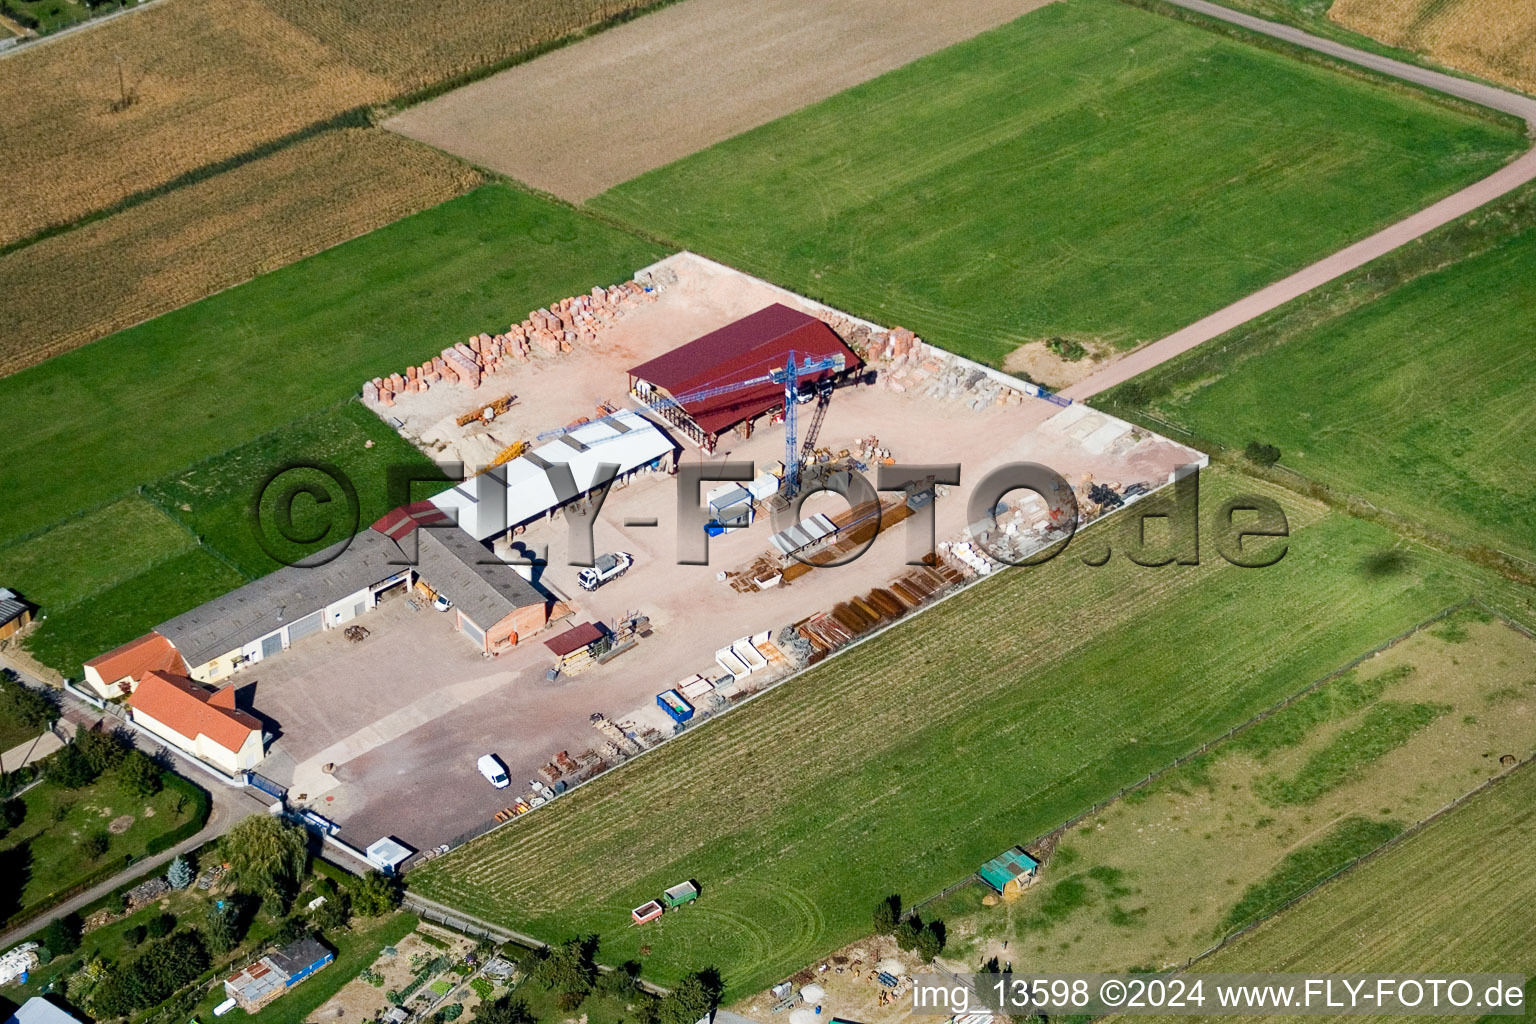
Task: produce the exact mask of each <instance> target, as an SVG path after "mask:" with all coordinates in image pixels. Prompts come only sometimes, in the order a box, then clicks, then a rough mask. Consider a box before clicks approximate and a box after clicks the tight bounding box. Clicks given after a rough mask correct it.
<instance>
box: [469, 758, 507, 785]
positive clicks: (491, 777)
mask: <svg viewBox="0 0 1536 1024" xmlns="http://www.w3.org/2000/svg"><path fill="white" fill-rule="evenodd" d="M477 763H478V765H479V768H480V774H481V775H484V776H485V781H487V782H489V783H490V784H491V785H493V786H495V787H496V788H497V789H506V788H507V787H508V786H510V785H511V784H512V780H511V779H509V778H508V777H507V766H506V765H504V764H502V763H501V758H499V757H497V756H496V755H495V754H481V755H480V760H479V762H477Z"/></svg>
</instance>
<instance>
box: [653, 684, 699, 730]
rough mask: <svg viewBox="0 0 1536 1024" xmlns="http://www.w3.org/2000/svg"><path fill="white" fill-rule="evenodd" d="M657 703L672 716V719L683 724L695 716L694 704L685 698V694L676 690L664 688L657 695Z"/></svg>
mask: <svg viewBox="0 0 1536 1024" xmlns="http://www.w3.org/2000/svg"><path fill="white" fill-rule="evenodd" d="M656 703H657V705H658V706H659V707H660V708H661V710H663V711H665V712H666V713H667V714H668V715H669V716H671V718H672V721H674V722H676V723H678V724H679V725H681V724H682V723H684V722H686V721H688V719H690V718H692V717H693V705H692V704H689V703H688V702H687V701H686V700H684V699H683V695H682V694H680V693H678V692H677V691H676V690H663V691H662V692H661V693H658V694H657V695H656Z"/></svg>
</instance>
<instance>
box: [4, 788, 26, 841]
mask: <svg viewBox="0 0 1536 1024" xmlns="http://www.w3.org/2000/svg"><path fill="white" fill-rule="evenodd" d="M26 820H27V804H26V801H24V800H18V799H16V798H14V797H13V798H11V799H10V800H0V839H4V838H5V837H6V836H8V835H9V834H10V833H11V830H12V829H14V828H16V827H17V826H19V825H20V824H21V823H22V822H23V821H26Z"/></svg>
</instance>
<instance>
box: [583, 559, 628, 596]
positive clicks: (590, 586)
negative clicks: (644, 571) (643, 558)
mask: <svg viewBox="0 0 1536 1024" xmlns="http://www.w3.org/2000/svg"><path fill="white" fill-rule="evenodd" d="M634 564H635V559H634V556H632V555H630V554H628V553H626V552H623V551H620V552H618V553H617V554H609V555H598V556H597V557H596V558H595V559H593V561H592V568H590V569H583V570H581V572H580V573H579V574H578V575H577V577H576V582H577V583H580V584H581V589H582V590H596V589H597V588H598V587H600V586H602V585H603V584H604V583H607V582H608V581H609V580H615V579H618V578H619V577H620V576H623V575H624V574H625V573H626V572H628V571H629V567H630V566H632V565H634Z"/></svg>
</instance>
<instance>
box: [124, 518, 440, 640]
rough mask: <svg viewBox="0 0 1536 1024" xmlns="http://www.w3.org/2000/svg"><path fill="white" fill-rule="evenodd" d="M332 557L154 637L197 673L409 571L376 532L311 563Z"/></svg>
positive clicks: (233, 596)
mask: <svg viewBox="0 0 1536 1024" xmlns="http://www.w3.org/2000/svg"><path fill="white" fill-rule="evenodd" d="M338 552H339V553H338ZM328 556H329V560H328V561H326V562H325V563H324V564H323V565H314V566H313V567H310V568H305V567H302V566H288V567H285V568H282V569H279V570H277V571H276V572H274V573H271V574H269V575H266V576H263V577H262V578H261V579H259V580H255V581H253V582H251V583H247V584H246V585H245V586H243V587H241V588H240V589H238V590H232V591H230V592H229V593H228V594H225V595H224V596H223V597H217V598H214V599H213V600H212V601H209V602H208V603H207V604H203V605H199V606H198V607H196V608H193V609H192V610H191V611H189V612H184V613H183V614H181V615H178V616H176V617H175V618H174V619H171V620H170V621H168V622H163V623H161V624H160V625H158V626H156V627H155V632H157V633H159V634H160V635H161V636H163V637H165V638H166V639H167V640H169V641H170V642H171V643H172V644H174V645H175V646H176V650H177V651H178V652H179V653H180V654H181V656H182V658H184V659H185V660H186V662H187V664H188V665H189V666H192V667H194V668H195V667H196V666H198V665H202V664H204V663H205V662H207V661H209V660H211V659H213V658H217V657H218V656H219V655H221V654H227V653H229V652H230V651H233V650H235V649H237V648H239V647H242V646H243V645H245V644H248V643H251V642H252V641H255V640H257V639H260V638H261V637H263V636H266V635H267V634H268V633H271V632H272V631H273V630H275V629H278V628H280V627H281V626H283V625H285V624H289V623H292V622H294V621H295V620H297V619H300V618H303V617H304V616H306V615H310V614H312V613H314V612H317V611H319V610H320V609H322V608H324V607H326V606H327V605H329V604H332V603H334V602H336V601H339V600H341V599H342V598H344V597H346V596H348V595H349V594H355V593H357V592H358V591H359V590H362V589H363V588H364V587H368V586H372V585H373V584H375V583H378V582H379V581H380V580H383V579H385V578H387V577H389V576H391V575H394V574H395V573H398V572H403V571H404V570H405V569H407V568H408V567H409V566H408V564H407V559H406V556H405V554H404V553H403V552H402V551H401V550H400V548H399V547H398V546H397V545H396V544H395V542H394V541H392V540H390V539H389V538H388V537H385V536H384V535H383V534H380V533H375V532H374V531H373V530H363V531H362V532H361V533H359V534H357V536H355V537H353V538H352V539H351V540H350V541H340V542H338V543H336V544H333V545H331V546H330V547H328V548H325V549H324V550H323V551H321V552H319V553H318V554H317V555H314V556H311V559H310V561H311V562H314V561H317V560H319V559H321V558H326V557H328Z"/></svg>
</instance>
